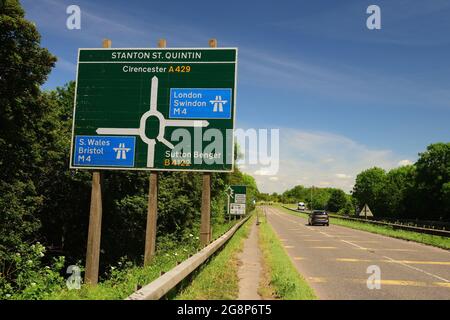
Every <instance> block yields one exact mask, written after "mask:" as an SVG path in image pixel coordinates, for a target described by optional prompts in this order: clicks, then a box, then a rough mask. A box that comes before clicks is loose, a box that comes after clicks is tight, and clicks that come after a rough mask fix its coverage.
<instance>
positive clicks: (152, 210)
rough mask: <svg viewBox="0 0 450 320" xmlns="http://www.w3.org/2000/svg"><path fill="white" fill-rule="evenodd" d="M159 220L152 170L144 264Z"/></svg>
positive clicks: (155, 175) (151, 254) (152, 248)
mask: <svg viewBox="0 0 450 320" xmlns="http://www.w3.org/2000/svg"><path fill="white" fill-rule="evenodd" d="M166 46H167V42H166V39H159V41H158V48H165V47H166ZM157 220H158V172H157V171H151V172H150V178H149V188H148V207H147V230H146V232H145V252H144V266H147V265H149V264H150V263H151V261H152V259H153V257H154V256H155V248H156V222H157Z"/></svg>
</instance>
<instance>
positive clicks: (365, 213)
mask: <svg viewBox="0 0 450 320" xmlns="http://www.w3.org/2000/svg"><path fill="white" fill-rule="evenodd" d="M359 216H360V217H366V218H367V217H373V213H372V211H370V208H369V206H368V205H367V204H365V205H364V207H363V208H362V210H361V212H360V213H359Z"/></svg>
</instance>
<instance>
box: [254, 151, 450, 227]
mask: <svg viewBox="0 0 450 320" xmlns="http://www.w3.org/2000/svg"><path fill="white" fill-rule="evenodd" d="M259 200H260V201H274V202H281V203H296V202H299V201H302V202H305V203H306V204H307V206H308V207H309V208H313V209H325V210H328V211H330V212H336V213H342V214H354V213H358V210H361V208H362V207H363V206H364V205H365V204H367V205H369V208H370V209H371V211H372V213H373V214H374V216H375V217H377V218H400V219H420V220H441V221H450V143H448V142H447V143H443V142H441V143H434V144H430V145H429V146H428V147H427V149H426V151H424V152H421V153H419V158H418V160H417V161H416V163H414V164H412V165H406V166H401V167H398V168H394V169H391V170H388V171H386V170H384V169H382V168H378V167H373V168H370V169H367V170H364V171H362V172H360V173H359V174H358V175H357V176H356V180H355V184H354V187H353V190H352V192H351V194H346V193H345V192H344V191H343V190H341V189H337V188H316V187H309V188H307V187H304V186H301V185H299V186H295V187H293V188H292V189H289V190H286V191H285V192H283V193H281V194H278V193H272V194H266V193H261V194H260V195H259Z"/></svg>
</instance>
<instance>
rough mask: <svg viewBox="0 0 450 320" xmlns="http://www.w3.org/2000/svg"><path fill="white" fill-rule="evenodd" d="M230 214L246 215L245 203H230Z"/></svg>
mask: <svg viewBox="0 0 450 320" xmlns="http://www.w3.org/2000/svg"><path fill="white" fill-rule="evenodd" d="M230 214H231V215H244V214H245V204H240V203H230Z"/></svg>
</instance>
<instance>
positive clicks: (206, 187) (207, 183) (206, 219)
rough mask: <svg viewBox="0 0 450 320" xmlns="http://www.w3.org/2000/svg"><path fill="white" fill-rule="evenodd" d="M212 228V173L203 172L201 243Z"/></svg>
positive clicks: (205, 242) (212, 43)
mask: <svg viewBox="0 0 450 320" xmlns="http://www.w3.org/2000/svg"><path fill="white" fill-rule="evenodd" d="M208 44H209V46H210V47H211V48H216V47H217V40H216V39H209V41H208ZM211 233H212V228H211V173H210V172H205V173H203V188H202V209H201V225H200V243H201V244H202V245H203V246H205V245H208V244H209V243H210V241H211V238H212V234H211Z"/></svg>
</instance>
